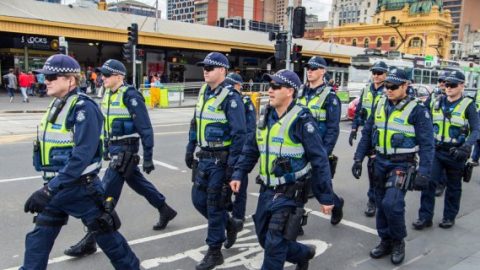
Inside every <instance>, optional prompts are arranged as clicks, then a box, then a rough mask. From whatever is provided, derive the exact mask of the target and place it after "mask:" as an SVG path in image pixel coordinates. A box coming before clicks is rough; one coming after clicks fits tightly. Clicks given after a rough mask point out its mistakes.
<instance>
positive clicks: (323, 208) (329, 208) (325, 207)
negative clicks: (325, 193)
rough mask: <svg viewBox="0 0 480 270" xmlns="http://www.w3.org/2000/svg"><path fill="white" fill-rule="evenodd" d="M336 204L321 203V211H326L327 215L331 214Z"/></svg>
mask: <svg viewBox="0 0 480 270" xmlns="http://www.w3.org/2000/svg"><path fill="white" fill-rule="evenodd" d="M333 207H334V205H333V204H332V205H323V204H321V205H320V212H322V213H324V214H325V215H331V214H332V210H333Z"/></svg>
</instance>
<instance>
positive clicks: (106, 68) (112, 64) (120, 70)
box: [95, 59, 127, 76]
mask: <svg viewBox="0 0 480 270" xmlns="http://www.w3.org/2000/svg"><path fill="white" fill-rule="evenodd" d="M95 70H96V71H98V72H100V73H102V74H104V75H112V74H119V75H122V76H125V75H126V74H127V69H126V68H125V65H124V64H123V63H122V62H120V61H118V60H115V59H108V60H107V61H106V62H105V63H103V66H101V67H99V68H96V69H95Z"/></svg>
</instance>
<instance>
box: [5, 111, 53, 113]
mask: <svg viewBox="0 0 480 270" xmlns="http://www.w3.org/2000/svg"><path fill="white" fill-rule="evenodd" d="M46 111H47V110H16V111H0V113H45V112H46Z"/></svg>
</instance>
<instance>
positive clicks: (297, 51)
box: [292, 44, 303, 63]
mask: <svg viewBox="0 0 480 270" xmlns="http://www.w3.org/2000/svg"><path fill="white" fill-rule="evenodd" d="M302 48H303V46H302V45H298V44H293V48H292V62H294V63H300V62H302Z"/></svg>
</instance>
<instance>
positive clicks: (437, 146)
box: [435, 143, 460, 152]
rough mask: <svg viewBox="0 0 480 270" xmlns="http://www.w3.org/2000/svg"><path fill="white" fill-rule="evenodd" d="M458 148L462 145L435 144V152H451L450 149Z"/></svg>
mask: <svg viewBox="0 0 480 270" xmlns="http://www.w3.org/2000/svg"><path fill="white" fill-rule="evenodd" d="M458 146H460V145H459V144H451V143H439V144H435V150H437V151H445V152H449V151H450V148H452V147H458Z"/></svg>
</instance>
